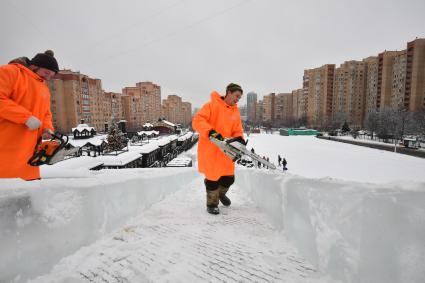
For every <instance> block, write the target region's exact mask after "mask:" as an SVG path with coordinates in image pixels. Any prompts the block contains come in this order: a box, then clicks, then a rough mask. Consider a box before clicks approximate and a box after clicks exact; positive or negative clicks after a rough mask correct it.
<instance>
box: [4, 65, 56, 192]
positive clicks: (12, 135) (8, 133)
mask: <svg viewBox="0 0 425 283" xmlns="http://www.w3.org/2000/svg"><path fill="white" fill-rule="evenodd" d="M31 116H35V117H37V118H38V119H39V120H40V121H41V122H42V125H41V127H40V128H39V129H38V130H30V129H29V128H28V127H27V126H26V125H25V122H26V121H27V120H28V118H29V117H31ZM44 129H51V130H52V131H53V130H54V129H53V125H52V113H51V112H50V91H49V88H48V87H47V85H46V84H45V82H44V80H43V79H42V78H40V77H39V76H38V75H37V74H36V73H34V72H33V71H31V70H30V69H28V68H26V67H25V66H23V65H20V64H8V65H4V66H0V178H22V179H24V180H33V179H38V178H40V169H39V168H38V167H34V166H30V165H28V164H27V162H28V159H30V157H31V156H32V155H33V153H34V149H35V147H36V145H37V140H38V139H39V138H40V137H41V135H42V132H43V130H44ZM0 189H1V188H0Z"/></svg>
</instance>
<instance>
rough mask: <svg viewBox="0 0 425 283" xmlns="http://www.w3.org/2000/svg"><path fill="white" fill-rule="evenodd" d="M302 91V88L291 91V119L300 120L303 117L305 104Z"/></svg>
mask: <svg viewBox="0 0 425 283" xmlns="http://www.w3.org/2000/svg"><path fill="white" fill-rule="evenodd" d="M303 94H304V90H303V89H302V88H300V89H296V90H293V91H292V118H293V119H294V120H298V119H301V117H303V113H304V115H305V113H306V112H305V104H304V103H303V101H304V99H303Z"/></svg>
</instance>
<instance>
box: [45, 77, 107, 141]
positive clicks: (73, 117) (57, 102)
mask: <svg viewBox="0 0 425 283" xmlns="http://www.w3.org/2000/svg"><path fill="white" fill-rule="evenodd" d="M48 86H49V88H50V92H51V94H52V96H51V110H52V116H53V125H54V127H55V128H56V129H57V130H59V131H61V132H63V133H70V132H71V129H72V128H74V127H76V126H77V125H78V124H79V123H81V121H84V123H86V124H89V125H90V126H92V127H94V128H96V130H97V131H102V130H103V129H104V125H105V122H106V120H105V116H104V114H105V112H104V93H103V90H102V83H101V80H99V79H93V78H90V77H88V76H86V75H84V74H81V73H80V72H73V71H71V70H61V71H59V72H58V73H57V75H56V76H55V78H54V79H52V80H50V81H49V82H48Z"/></svg>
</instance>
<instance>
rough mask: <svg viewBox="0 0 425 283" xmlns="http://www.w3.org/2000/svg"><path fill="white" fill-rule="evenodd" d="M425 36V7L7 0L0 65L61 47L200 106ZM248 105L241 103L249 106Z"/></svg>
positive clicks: (64, 59) (91, 64)
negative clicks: (230, 90) (230, 88)
mask: <svg viewBox="0 0 425 283" xmlns="http://www.w3.org/2000/svg"><path fill="white" fill-rule="evenodd" d="M415 37H425V1H424V0H417V1H408V0H403V1H402V0H399V1H393V0H389V1H388V0H387V1H383V0H379V1H373V0H367V1H366V0H356V1H353V0H351V1H345V0H330V1H326V0H322V1H319V0H311V1H307V0H297V1H283V0H281V1H279V0H275V1H272V0H270V1H267V0H214V1H206V0H169V1H165V0H149V1H142V0H133V1H124V0H122V1H105V0H98V1H93V0H90V1H88V0H72V1H59V0H48V1H47V0H46V1H43V0H40V1H30V0H27V1H24V0H2V1H1V2H0V38H1V44H0V64H6V63H7V62H8V61H9V60H10V59H12V58H15V57H18V56H27V57H30V58H31V57H33V56H34V55H35V54H36V53H37V52H41V51H44V50H46V49H52V50H54V52H55V56H56V57H57V59H58V62H59V66H60V68H67V69H72V70H74V71H80V72H81V73H83V74H86V75H88V76H90V77H93V78H99V79H101V80H102V85H103V88H104V89H105V90H106V91H117V92H121V89H122V88H123V87H125V86H133V85H135V84H136V82H139V81H152V82H154V83H156V84H159V85H160V86H161V87H162V98H166V96H167V95H169V94H177V95H180V96H182V97H183V100H185V101H189V102H192V104H193V106H195V107H196V106H200V105H202V104H203V103H204V102H206V101H207V100H208V99H209V93H210V92H211V91H212V90H218V91H220V92H222V91H223V90H224V89H225V86H226V85H227V84H228V83H229V82H236V83H239V84H241V86H242V87H243V89H244V90H245V93H246V92H249V91H255V92H257V93H258V94H259V96H260V97H261V96H263V95H265V94H268V93H270V92H290V91H292V90H294V89H297V88H300V87H301V86H302V75H303V70H304V69H308V68H316V67H320V66H322V65H324V64H327V63H333V64H337V66H338V65H339V64H341V63H343V62H344V61H345V60H353V59H354V60H361V59H363V58H366V57H368V56H371V55H377V54H378V53H379V52H382V51H384V50H401V49H404V48H406V42H407V41H410V40H413V39H415ZM245 103H246V100H245V99H244V100H243V102H242V104H245Z"/></svg>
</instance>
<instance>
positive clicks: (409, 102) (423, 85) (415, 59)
mask: <svg viewBox="0 0 425 283" xmlns="http://www.w3.org/2000/svg"><path fill="white" fill-rule="evenodd" d="M404 106H405V108H406V109H408V110H409V111H417V110H420V109H423V108H425V38H420V39H415V40H413V41H411V42H408V43H407V61H406V88H405V96H404Z"/></svg>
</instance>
